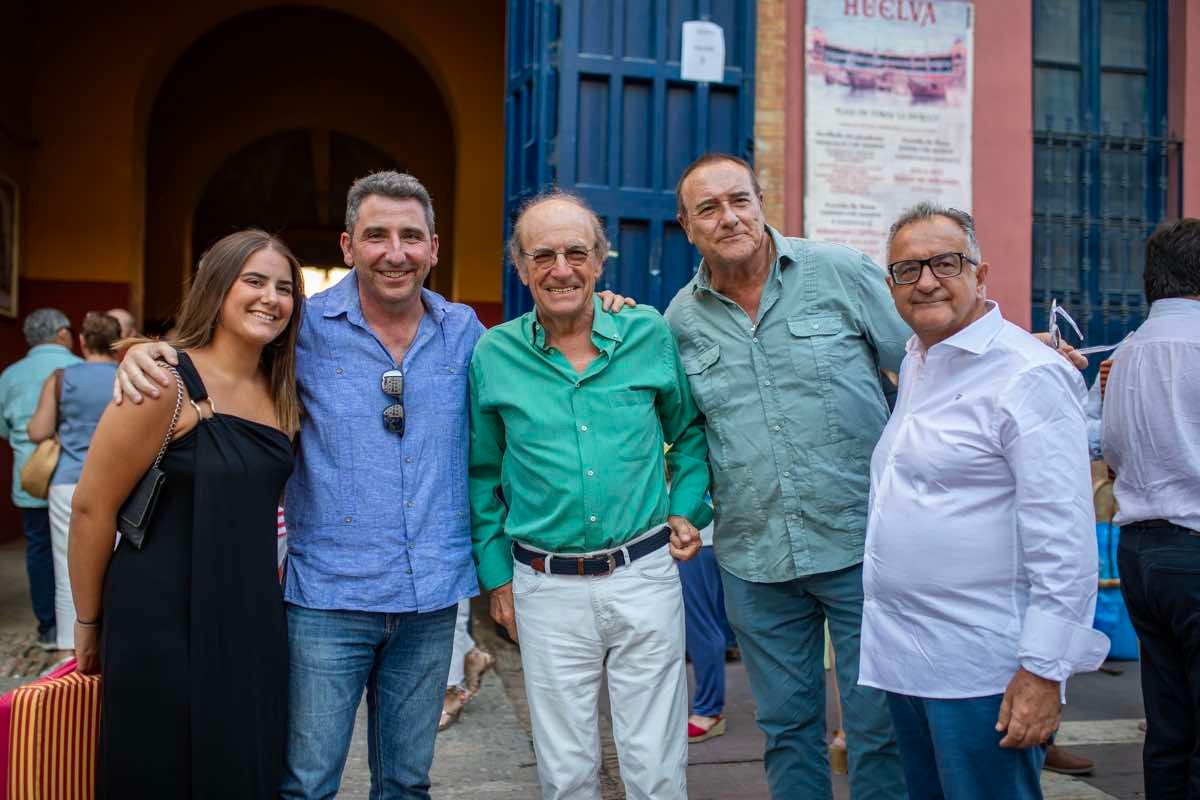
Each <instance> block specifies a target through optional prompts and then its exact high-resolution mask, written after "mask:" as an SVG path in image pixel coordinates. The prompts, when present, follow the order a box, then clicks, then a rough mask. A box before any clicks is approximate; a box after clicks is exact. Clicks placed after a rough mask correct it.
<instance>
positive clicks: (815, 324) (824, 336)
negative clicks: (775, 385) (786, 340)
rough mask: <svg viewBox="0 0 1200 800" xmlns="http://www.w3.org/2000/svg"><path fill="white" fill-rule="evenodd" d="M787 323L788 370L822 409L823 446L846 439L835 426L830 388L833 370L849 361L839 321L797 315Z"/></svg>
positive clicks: (832, 316)
mask: <svg viewBox="0 0 1200 800" xmlns="http://www.w3.org/2000/svg"><path fill="white" fill-rule="evenodd" d="M787 323H788V332H789V333H790V334H791V347H790V348H789V349H790V350H791V357H792V367H793V368H794V369H795V371H796V375H797V377H798V378H799V380H800V385H801V386H806V387H811V390H814V391H815V393H816V394H817V395H818V396H819V399H820V402H821V406H822V407H823V409H824V415H825V432H826V436H825V442H826V443H827V444H832V443H834V442H840V441H842V440H843V439H846V438H848V435H849V434H848V433H847V432H845V431H843V430H842V425H841V424H840V423H839V419H840V413H839V410H838V408H837V402H836V398H835V397H834V386H833V370H834V368H835V366H838V365H841V364H842V363H844V361H845V359H848V358H849V357H850V354H849V352H848V348H847V341H846V339H847V331H846V329H845V325H844V323H843V320H842V317H841V315H840V314H822V315H811V314H797V315H795V316H791V317H788V321H787Z"/></svg>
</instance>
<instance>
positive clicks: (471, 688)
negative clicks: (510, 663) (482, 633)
mask: <svg viewBox="0 0 1200 800" xmlns="http://www.w3.org/2000/svg"><path fill="white" fill-rule="evenodd" d="M495 665H496V657H495V656H494V655H492V654H491V653H489V652H487V651H486V650H480V649H479V648H478V647H472V648H471V649H470V650H468V651H467V654H466V655H465V656H463V675H464V683H466V685H467V694H468V695H471V696H474V695H475V693H476V692H478V691H479V684H480V682H482V680H483V676H484V674H485V673H486V672H487V671H488V670H489V669H491V668H492V667H494V666H495Z"/></svg>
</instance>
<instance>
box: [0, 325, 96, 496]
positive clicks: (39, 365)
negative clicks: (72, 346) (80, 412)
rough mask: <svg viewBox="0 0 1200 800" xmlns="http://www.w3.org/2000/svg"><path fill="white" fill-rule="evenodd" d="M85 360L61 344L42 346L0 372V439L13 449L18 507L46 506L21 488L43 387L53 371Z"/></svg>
mask: <svg viewBox="0 0 1200 800" xmlns="http://www.w3.org/2000/svg"><path fill="white" fill-rule="evenodd" d="M82 360H83V359H81V358H80V357H79V356H77V355H75V354H74V353H72V352H71V351H70V350H68V349H67V348H65V347H63V346H62V345H60V344H39V345H36V346H34V347H31V348H29V352H28V353H27V354H26V355H25V357H24V358H22V359H21V360H20V361H15V362H13V363H12V364H11V365H9V367H8V368H7V369H6V370H4V372H3V373H0V436H2V437H4V438H5V439H8V443H9V444H11V445H12V449H13V477H12V499H13V505H15V506H16V507H17V508H45V507H46V501H45V500H42V499H40V498H37V497H34V496H33V495H31V494H29V493H28V492H26V491H25V490H24V489H22V488H21V467H22V466H24V464H25V459H27V458H29V456H30V455H32V454H33V451H34V449H35V448H36V447H37V445H35V444H34V443H33V442H31V441H29V434H28V433H27V432H26V430H25V429H26V427H28V425H29V418H30V417H32V416H33V412H34V411H37V405H38V400H39V399H40V398H41V396H42V384H44V383H45V382H46V378H48V377H50V373H51V372H54V370H56V369H58V368H59V367H66V366H69V365H71V364H78V363H80V362H81V361H82Z"/></svg>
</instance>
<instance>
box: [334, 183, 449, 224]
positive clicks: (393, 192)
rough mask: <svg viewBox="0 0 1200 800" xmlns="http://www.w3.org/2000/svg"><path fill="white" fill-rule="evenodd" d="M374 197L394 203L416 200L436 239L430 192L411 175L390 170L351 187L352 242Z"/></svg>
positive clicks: (349, 220) (348, 198) (348, 211)
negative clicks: (360, 214)
mask: <svg viewBox="0 0 1200 800" xmlns="http://www.w3.org/2000/svg"><path fill="white" fill-rule="evenodd" d="M373 194H377V195H379V196H380V197H390V198H391V199H392V200H416V201H417V202H418V203H420V204H421V208H423V209H424V210H425V225H426V226H427V227H428V228H429V235H430V236H432V235H433V233H434V230H433V201H432V200H430V199H429V190H428V189H426V188H425V186H424V184H422V183H421V182H420V181H419V180H417V179H416V178H414V177H413V176H412V175H409V174H408V173H407V172H396V171H395V170H390V169H389V170H384V171H383V172H372V173H371V174H370V175H364V176H363V177H361V178H359V179H358V180H356V181H355V182H354V183H352V184H350V191H349V192H348V193H347V194H346V233H348V234H350V236H351V238H353V237H354V226H355V225H357V224H358V209H359V206H361V205H362V204H363V201H364V200H366V199H367V198H368V197H370V196H371V195H373Z"/></svg>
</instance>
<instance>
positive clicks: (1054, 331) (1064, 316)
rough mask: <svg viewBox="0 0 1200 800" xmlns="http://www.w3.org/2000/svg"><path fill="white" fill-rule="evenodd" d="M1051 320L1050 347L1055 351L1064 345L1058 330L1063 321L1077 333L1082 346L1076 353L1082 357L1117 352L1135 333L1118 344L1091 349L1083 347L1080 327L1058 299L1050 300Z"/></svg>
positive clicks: (1096, 346)
mask: <svg viewBox="0 0 1200 800" xmlns="http://www.w3.org/2000/svg"><path fill="white" fill-rule="evenodd" d="M1047 318H1048V319H1049V320H1050V323H1049V325H1050V346H1051V347H1053V348H1054V349H1055V350H1057V349H1058V346H1059V345H1060V344H1062V332H1061V331H1059V329H1058V321H1059V320H1060V319H1061V320H1063V321H1064V322H1066V323H1067V324H1068V325H1069V326H1071V330H1073V331H1075V335H1076V336H1078V337H1079V344H1080V346H1079V347H1077V348H1075V352H1076V353H1078V354H1079V355H1081V356H1090V355H1091V354H1093V353H1106V352H1108V351H1109V350H1116V349H1117V348H1118V347H1120V346H1121V345H1122V344H1123V343H1124V342H1125V340H1126V339H1128V338H1129V337H1130V336H1132V335H1133V332H1132V331H1131V332H1129V333H1127V334H1125V336H1124V337H1122V338H1121V341H1119V342H1117V343H1116V344H1097V345H1092V346H1091V347H1083V346H1082V345H1083V332H1082V331H1080V330H1079V326H1078V325H1076V324H1075V320H1073V319H1071V315H1070V314H1068V313H1067V309H1066V308H1064V307H1063V306H1060V305H1059V304H1058V298H1055V297H1052V298H1050V313H1049V314H1048V315H1047Z"/></svg>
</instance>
